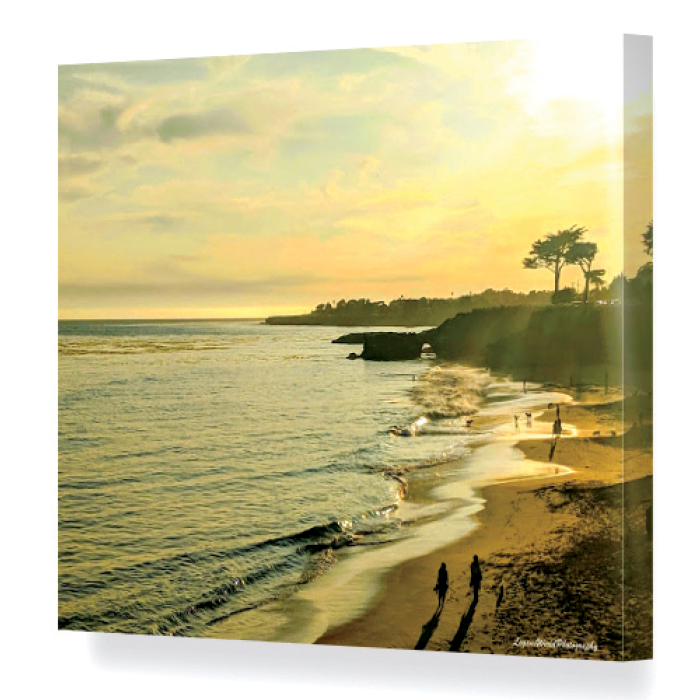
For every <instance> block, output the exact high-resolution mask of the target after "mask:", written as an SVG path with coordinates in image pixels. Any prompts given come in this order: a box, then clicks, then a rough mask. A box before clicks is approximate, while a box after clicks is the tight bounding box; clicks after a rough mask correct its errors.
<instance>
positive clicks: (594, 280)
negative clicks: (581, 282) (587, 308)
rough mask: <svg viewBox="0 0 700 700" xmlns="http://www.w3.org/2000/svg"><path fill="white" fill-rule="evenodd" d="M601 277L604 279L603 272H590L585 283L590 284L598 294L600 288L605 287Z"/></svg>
mask: <svg viewBox="0 0 700 700" xmlns="http://www.w3.org/2000/svg"><path fill="white" fill-rule="evenodd" d="M603 277H605V270H590V271H589V272H588V276H587V278H586V281H587V282H590V284H592V285H593V286H594V287H595V288H596V291H597V292H600V290H601V288H602V287H603V286H604V285H605V281H604V280H603Z"/></svg>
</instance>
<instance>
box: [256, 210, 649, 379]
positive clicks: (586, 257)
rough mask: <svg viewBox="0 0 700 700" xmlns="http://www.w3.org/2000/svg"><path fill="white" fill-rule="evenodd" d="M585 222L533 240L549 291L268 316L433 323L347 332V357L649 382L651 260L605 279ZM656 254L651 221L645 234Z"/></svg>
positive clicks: (528, 264)
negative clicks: (563, 282) (564, 276)
mask: <svg viewBox="0 0 700 700" xmlns="http://www.w3.org/2000/svg"><path fill="white" fill-rule="evenodd" d="M585 233H586V229H585V228H583V227H580V226H571V227H570V228H568V229H564V230H560V231H557V232H556V233H550V234H547V236H545V237H544V238H543V239H540V240H537V241H535V242H534V243H533V244H532V248H531V250H530V255H529V257H527V258H525V259H524V260H523V261H522V264H523V267H525V268H526V269H537V268H544V269H547V270H549V271H550V272H552V273H553V276H554V277H553V279H554V291H553V292H549V291H535V290H533V291H530V292H513V291H511V290H509V289H504V290H500V291H497V290H493V289H487V290H485V291H484V292H481V293H479V294H467V295H464V296H461V297H457V298H454V297H452V298H449V299H428V298H425V297H423V298H421V299H404V298H403V297H401V298H399V299H395V300H394V301H392V302H390V303H389V304H386V303H384V302H383V301H379V302H372V301H370V300H369V299H351V300H350V301H347V302H346V301H345V300H341V301H339V302H338V303H337V304H335V303H333V304H332V303H326V304H319V305H318V306H317V307H316V308H315V309H314V310H313V311H312V312H311V313H309V314H305V315H301V316H273V317H270V318H268V319H266V321H265V322H266V323H268V324H272V325H297V324H299V325H328V326H365V327H366V326H384V327H386V326H392V325H398V326H403V327H411V326H418V327H420V326H434V327H433V328H430V329H428V330H422V331H416V332H391V331H377V332H372V331H363V332H356V333H348V334H345V335H343V336H341V337H339V338H337V339H335V340H334V341H333V342H334V343H342V344H348V345H362V352H361V353H356V352H352V353H350V355H349V359H364V360H371V361H392V360H415V359H419V358H420V357H421V356H422V355H423V354H424V353H430V354H434V356H435V357H436V358H437V359H439V360H446V361H455V362H467V363H469V364H473V365H478V366H481V367H487V368H489V369H490V370H492V371H496V372H507V373H509V374H511V375H512V376H513V377H514V378H515V379H517V380H519V381H520V380H522V381H538V382H554V383H557V384H559V385H574V384H597V385H600V386H608V385H610V384H614V385H620V384H621V383H622V373H623V366H624V373H625V382H626V383H629V384H632V385H635V386H637V387H638V388H640V389H644V390H649V389H650V388H651V386H650V385H651V381H652V379H651V377H652V363H653V358H652V346H653V342H652V326H653V263H652V262H651V261H649V262H648V263H646V264H645V265H642V266H641V267H640V268H639V269H638V270H637V273H636V275H635V276H634V277H632V278H628V277H626V276H625V275H624V274H620V275H618V276H617V277H615V278H613V279H612V281H611V282H610V284H607V285H606V284H605V283H604V275H605V270H602V269H594V268H593V263H594V259H595V257H596V256H597V253H598V248H597V245H596V244H595V243H593V242H590V241H583V240H582V239H583V236H584V234H585ZM642 245H643V247H644V250H645V252H646V254H647V255H649V256H650V257H652V256H653V222H650V223H649V225H648V226H647V229H646V231H645V232H644V233H643V235H642ZM566 266H574V267H578V268H579V269H580V270H581V273H582V275H583V280H584V285H583V291H582V292H581V293H579V292H578V291H577V290H576V289H574V288H573V287H564V288H562V287H561V286H560V277H561V272H562V270H563V269H564V267H566Z"/></svg>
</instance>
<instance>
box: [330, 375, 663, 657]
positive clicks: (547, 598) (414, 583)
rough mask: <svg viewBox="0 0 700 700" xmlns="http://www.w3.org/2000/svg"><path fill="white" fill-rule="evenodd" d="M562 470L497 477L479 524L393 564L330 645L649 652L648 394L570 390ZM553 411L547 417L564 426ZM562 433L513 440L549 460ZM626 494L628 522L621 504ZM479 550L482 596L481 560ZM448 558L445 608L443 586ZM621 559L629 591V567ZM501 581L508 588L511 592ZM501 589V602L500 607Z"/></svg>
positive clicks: (485, 492)
mask: <svg viewBox="0 0 700 700" xmlns="http://www.w3.org/2000/svg"><path fill="white" fill-rule="evenodd" d="M569 393H571V394H572V398H573V399H574V402H575V403H573V404H568V405H564V406H562V407H561V418H562V421H563V423H564V425H565V426H569V429H568V430H565V432H564V435H563V437H562V438H560V439H559V440H558V441H557V445H556V449H555V452H554V455H553V459H552V464H556V465H561V466H565V467H568V469H567V470H563V469H562V470H560V472H559V473H558V474H556V475H552V476H548V477H545V478H536V479H520V480H511V481H504V482H502V483H494V484H490V485H487V486H485V487H484V488H483V489H482V490H481V496H482V497H483V498H484V499H485V501H486V505H485V507H484V509H483V510H482V511H480V512H479V513H478V514H477V516H476V517H477V519H478V521H479V525H478V527H477V528H476V529H475V530H474V531H473V532H471V533H470V534H468V535H467V536H465V537H464V538H462V539H460V540H459V541H457V542H455V543H453V544H451V545H449V546H447V547H444V548H442V549H439V550H437V551H434V552H432V553H430V554H428V555H426V556H422V557H419V558H416V559H413V560H410V561H408V562H404V563H402V564H400V565H399V566H396V567H394V568H393V569H391V570H390V571H389V572H388V574H387V576H386V578H385V580H384V582H383V583H384V585H383V588H382V592H381V593H380V594H379V596H378V597H377V599H376V601H375V603H374V604H373V606H372V607H371V609H370V610H369V611H368V612H367V613H365V614H364V615H362V616H361V617H359V618H357V619H355V620H353V621H351V622H349V623H347V624H344V625H342V626H340V627H337V628H336V629H331V630H329V631H328V632H326V633H325V634H324V635H323V636H322V637H321V638H320V639H318V640H317V643H319V644H333V645H341V646H365V647H388V648H399V649H426V650H433V651H459V652H470V653H495V654H518V655H528V656H561V657H572V658H589V659H611V660H623V659H625V660H631V659H638V658H648V657H649V656H650V655H651V650H652V649H651V647H652V636H651V619H652V585H651V571H652V566H651V564H652V546H653V545H652V541H651V538H650V536H649V534H648V533H647V519H646V514H647V509H648V508H649V506H650V505H651V498H652V438H651V435H652V403H651V398H650V397H649V396H635V397H628V398H626V399H625V400H624V401H622V400H620V398H619V397H615V396H608V395H606V394H605V393H604V392H603V390H601V389H596V388H593V389H588V390H587V391H585V392H576V391H572V392H569ZM554 417H555V414H554V410H553V409H551V410H548V411H546V412H545V413H544V414H543V415H542V416H541V417H540V418H539V420H541V421H544V422H551V421H553V420H554ZM551 444H552V441H551V440H542V439H533V440H527V439H523V440H522V441H520V442H519V443H518V444H517V445H516V447H517V448H518V449H519V450H521V451H522V452H523V454H524V455H525V457H526V458H527V459H530V460H536V461H539V462H543V463H547V464H549V453H550V448H551ZM623 502H624V515H625V517H624V521H623V510H622V506H623ZM475 554H476V555H477V556H478V557H479V561H480V564H481V570H482V574H483V582H482V588H481V592H480V594H479V597H478V601H477V600H475V599H474V594H473V590H472V588H471V587H470V563H471V561H472V558H473V556H474V555H475ZM442 562H444V563H446V565H447V569H448V572H449V577H450V588H449V590H448V593H447V598H446V603H445V605H444V608H443V609H442V611H437V609H436V606H437V597H436V594H435V593H434V591H433V586H434V585H435V581H436V577H437V572H438V569H439V567H440V564H441V563H442ZM623 567H624V572H625V575H624V587H623V576H622V571H623ZM501 585H502V586H503V593H502V596H500V595H499V594H500V591H501V588H500V587H501ZM499 597H500V598H501V600H500V603H499Z"/></svg>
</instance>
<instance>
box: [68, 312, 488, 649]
mask: <svg viewBox="0 0 700 700" xmlns="http://www.w3.org/2000/svg"><path fill="white" fill-rule="evenodd" d="M359 330H361V329H359ZM372 330H377V329H372ZM58 331H59V338H58V346H59V406H58V409H59V411H58V415H59V435H58V447H59V479H58V487H59V489H58V492H59V581H58V588H59V627H60V628H68V629H82V630H99V631H111V632H135V633H155V634H187V635H198V634H202V633H203V632H204V630H205V629H206V628H207V627H208V626H210V625H212V624H213V623H215V622H217V621H219V620H222V619H226V618H228V617H230V616H232V615H235V614H237V613H239V612H242V611H245V610H251V609H253V608H257V607H259V606H261V605H264V604H266V603H268V602H270V601H273V600H276V599H280V598H283V597H284V596H288V595H289V594H290V593H291V592H293V591H295V590H296V589H298V587H299V586H301V585H303V584H304V583H305V582H307V581H310V580H311V579H313V578H315V577H317V576H319V575H320V574H322V573H323V572H324V570H325V569H326V568H328V567H329V566H331V565H332V561H333V558H332V557H329V556H328V553H329V552H333V551H336V550H338V549H341V548H343V547H345V546H348V545H357V544H360V543H361V544H368V545H371V544H373V543H382V542H387V541H391V540H394V539H396V538H401V537H405V536H406V535H407V532H406V528H405V527H401V525H402V523H401V520H400V519H399V518H397V517H395V509H396V507H397V505H398V504H399V502H400V499H401V493H402V483H401V481H400V479H397V474H400V473H404V472H405V471H406V470H407V469H410V468H412V467H418V466H421V465H425V464H431V463H435V462H440V461H441V460H449V459H452V458H455V457H456V456H458V455H459V454H461V453H463V452H464V451H465V449H466V447H465V445H464V439H463V438H464V431H463V430H462V429H461V428H460V427H459V426H457V427H455V429H454V430H451V429H450V426H451V425H452V424H453V421H451V420H449V419H446V420H445V421H444V422H443V424H441V425H438V424H437V423H436V422H435V420H433V421H431V424H430V427H431V428H432V430H428V429H427V426H423V428H421V431H422V433H421V434H422V439H421V440H406V439H401V438H396V437H394V436H392V435H390V434H389V431H388V428H389V427H390V426H391V425H393V424H397V425H401V426H404V425H410V424H412V423H414V422H415V421H417V420H419V419H420V418H421V417H422V416H423V415H424V414H425V413H426V412H427V410H428V409H430V410H432V415H433V418H435V415H436V414H437V415H438V416H439V412H440V411H441V410H442V411H444V412H445V415H447V416H449V415H450V414H451V413H455V414H460V413H468V412H469V411H470V407H469V405H468V402H469V401H470V400H471V398H470V396H471V395H470V393H469V392H464V391H460V392H458V394H459V395H458V396H457V395H455V396H453V397H452V399H449V388H450V387H449V386H447V387H446V386H445V385H444V384H445V382H444V381H443V376H445V375H443V376H441V375H440V374H439V373H432V374H431V373H430V372H427V373H426V371H427V370H428V369H429V368H430V367H431V363H430V361H429V360H420V361H415V362H400V363H370V362H362V361H357V362H350V361H347V360H345V359H344V358H345V357H346V355H347V354H348V352H349V351H350V350H353V349H356V348H353V347H349V346H344V345H332V344H331V342H330V341H331V340H332V339H333V338H334V337H337V336H338V335H339V334H341V333H342V332H343V331H342V330H340V329H335V328H314V327H280V326H265V325H261V324H259V323H256V322H233V321H216V322H215V321H206V322H205V321H198V322H191V321H180V322H108V321H105V322H59V329H58ZM428 375H430V376H431V377H432V381H431V382H425V381H424V379H425V377H426V376H428ZM452 383H453V382H452V380H450V381H448V382H447V384H449V385H450V386H452ZM431 387H432V388H431ZM446 389H448V391H446ZM477 389H478V387H477ZM452 390H453V393H455V392H454V387H452ZM446 397H448V398H447V399H446ZM446 401H447V404H446V403H445V402H446ZM457 404H459V405H457Z"/></svg>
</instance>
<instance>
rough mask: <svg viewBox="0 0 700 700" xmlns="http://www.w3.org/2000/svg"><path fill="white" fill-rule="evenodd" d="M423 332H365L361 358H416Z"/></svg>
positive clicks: (421, 345) (420, 349) (419, 352)
mask: <svg viewBox="0 0 700 700" xmlns="http://www.w3.org/2000/svg"><path fill="white" fill-rule="evenodd" d="M423 335H424V334H423V333H366V334H365V342H364V347H363V350H362V355H361V357H362V359H363V360H417V359H418V358H420V355H421V351H422V349H423V344H424V343H425V340H424V338H423Z"/></svg>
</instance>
